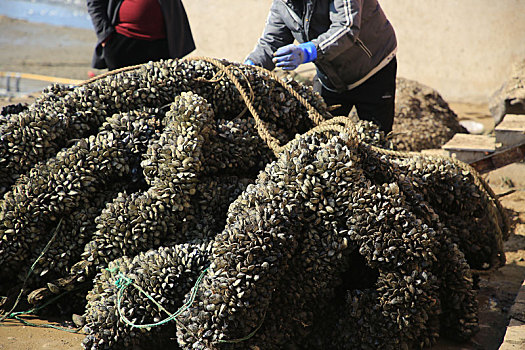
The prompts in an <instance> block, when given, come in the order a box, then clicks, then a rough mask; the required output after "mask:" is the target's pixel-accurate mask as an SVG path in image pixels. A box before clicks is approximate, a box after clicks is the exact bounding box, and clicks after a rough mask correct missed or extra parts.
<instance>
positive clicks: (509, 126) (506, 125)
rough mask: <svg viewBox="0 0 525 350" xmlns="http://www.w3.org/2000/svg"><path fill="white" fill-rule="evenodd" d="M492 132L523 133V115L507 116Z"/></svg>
mask: <svg viewBox="0 0 525 350" xmlns="http://www.w3.org/2000/svg"><path fill="white" fill-rule="evenodd" d="M494 130H501V131H524V130H525V114H507V115H505V117H504V118H503V121H502V122H501V123H499V124H498V125H497V126H496V128H495V129H494Z"/></svg>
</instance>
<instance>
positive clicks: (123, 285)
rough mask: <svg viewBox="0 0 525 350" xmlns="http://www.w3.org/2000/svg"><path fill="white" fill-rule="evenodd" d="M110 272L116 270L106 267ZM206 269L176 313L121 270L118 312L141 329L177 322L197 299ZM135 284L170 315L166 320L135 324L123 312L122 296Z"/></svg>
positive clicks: (117, 284) (118, 283) (128, 322)
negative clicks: (170, 310) (167, 308)
mask: <svg viewBox="0 0 525 350" xmlns="http://www.w3.org/2000/svg"><path fill="white" fill-rule="evenodd" d="M106 270H108V271H110V272H114V270H110V269H106ZM206 271H208V268H205V269H204V270H203V271H202V273H201V274H200V276H199V277H198V278H197V281H196V282H195V285H194V286H193V287H192V288H191V292H190V298H189V299H188V301H186V302H185V303H184V304H183V305H182V306H181V307H180V308H179V309H178V310H177V311H176V312H175V313H173V314H172V313H170V312H169V311H168V310H166V309H165V308H164V306H162V305H161V304H160V303H158V302H157V301H156V300H155V299H154V298H153V297H152V296H151V295H150V294H148V293H147V292H146V291H145V290H144V289H143V288H142V287H141V286H139V285H138V284H136V283H135V282H133V280H132V279H131V278H129V277H127V276H125V275H124V274H122V273H121V272H119V273H118V275H117V277H118V279H117V280H116V281H115V285H116V286H117V289H118V291H117V311H118V314H119V316H120V318H121V320H123V321H124V323H126V324H127V325H129V326H131V327H132V328H139V329H142V328H152V327H156V326H161V325H163V324H166V323H168V322H170V321H172V320H175V321H176V322H178V321H177V319H176V318H177V317H178V316H180V315H181V314H182V313H183V312H184V311H186V310H187V309H188V308H189V307H190V306H191V304H193V301H194V300H195V297H196V296H197V291H198V288H199V285H200V283H201V280H202V278H203V277H204V275H205V273H206ZM130 285H131V286H133V287H135V288H136V289H137V290H138V291H139V292H140V293H142V294H143V295H145V296H146V297H147V298H148V299H149V300H151V301H152V302H153V303H154V304H155V305H156V306H157V307H158V308H159V309H160V310H161V311H164V312H165V313H166V314H167V315H168V317H167V318H165V319H164V320H161V321H159V322H155V323H149V324H142V325H140V324H135V323H133V322H131V321H130V320H129V319H128V318H127V317H126V316H125V315H124V314H123V313H122V307H121V304H122V298H123V294H124V292H125V291H126V289H127V288H128V287H129V286H130Z"/></svg>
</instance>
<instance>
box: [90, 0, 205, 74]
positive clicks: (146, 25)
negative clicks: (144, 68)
mask: <svg viewBox="0 0 525 350" xmlns="http://www.w3.org/2000/svg"><path fill="white" fill-rule="evenodd" d="M87 9H88V12H89V15H90V16H91V21H92V22H93V26H94V28H95V32H96V34H97V40H98V41H97V45H96V47H95V52H94V55H93V61H92V66H93V68H98V69H103V68H108V69H109V70H113V69H117V68H121V67H126V66H131V65H136V64H141V63H146V62H148V61H157V60H160V59H168V58H180V57H183V56H185V55H187V54H189V53H190V52H192V51H193V50H194V49H195V43H194V41H193V36H192V34H191V28H190V25H189V22H188V17H187V15H186V11H185V10H184V6H183V5H182V2H181V1H180V0H87Z"/></svg>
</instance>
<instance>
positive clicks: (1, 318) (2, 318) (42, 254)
mask: <svg viewBox="0 0 525 350" xmlns="http://www.w3.org/2000/svg"><path fill="white" fill-rule="evenodd" d="M61 224H62V218H60V220H59V221H58V225H57V227H56V228H55V230H54V232H53V236H51V239H50V240H49V242H47V244H46V246H45V247H44V249H43V250H42V252H41V253H40V255H39V256H38V258H36V260H35V261H34V262H33V264H32V265H31V267H30V268H29V271H28V272H27V275H26V277H25V279H24V282H23V283H22V288H20V293H18V296H17V297H16V301H15V304H14V305H13V307H12V308H11V310H9V311H8V312H6V313H5V314H4V315H2V317H0V322H3V321H4V320H5V319H8V318H13V317H14V316H16V315H18V314H27V313H32V312H33V311H36V310H39V309H40V308H37V309H35V308H33V309H31V310H29V311H26V312H22V313H20V312H13V310H14V309H15V308H16V307H17V306H18V303H19V302H20V298H21V297H22V294H23V293H24V287H25V286H26V283H27V280H28V279H29V276H31V274H32V273H33V271H34V270H35V266H36V264H37V263H38V262H39V261H40V259H42V257H43V256H44V254H45V253H46V252H47V250H48V249H49V247H50V246H51V243H53V241H54V240H55V238H56V236H57V234H58V230H59V228H60V225H61ZM53 300H54V299H53ZM44 305H48V303H46V304H44ZM13 315H14V316H13Z"/></svg>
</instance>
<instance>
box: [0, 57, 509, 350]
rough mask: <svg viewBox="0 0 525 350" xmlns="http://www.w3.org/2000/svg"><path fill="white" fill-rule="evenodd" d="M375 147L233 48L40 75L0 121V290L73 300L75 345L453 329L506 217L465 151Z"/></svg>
mask: <svg viewBox="0 0 525 350" xmlns="http://www.w3.org/2000/svg"><path fill="white" fill-rule="evenodd" d="M248 107H249V108H248ZM315 115H317V116H318V117H320V118H317V119H316V118H315V117H314V116H315ZM269 139H274V140H277V142H278V143H279V144H280V145H281V146H282V147H280V148H279V149H278V151H277V149H276V148H275V147H274V146H272V145H273V144H272V143H270V142H268V140H269ZM388 145H389V142H388V141H387V140H386V138H385V136H384V135H383V134H382V133H381V132H379V131H378V129H377V128H376V127H375V126H374V125H373V124H371V123H369V122H358V123H352V122H350V121H349V119H348V118H343V117H337V118H333V117H332V116H331V115H330V113H329V112H328V109H327V106H326V105H325V104H324V102H323V101H322V99H321V97H320V96H319V95H318V94H316V93H314V92H313V91H312V89H311V88H310V87H307V86H305V85H302V84H300V83H297V82H296V81H294V80H288V81H283V80H281V79H279V78H278V77H277V76H275V75H273V74H271V73H270V72H268V71H265V70H264V69H261V68H258V67H252V66H244V65H240V64H237V63H233V62H227V61H218V60H213V59H205V58H202V59H192V60H167V61H159V62H150V63H148V64H145V65H141V66H138V67H130V68H128V69H123V70H120V71H116V72H113V73H111V74H108V75H107V76H105V77H98V78H96V79H94V80H92V81H88V82H86V83H85V84H83V85H82V86H79V87H75V88H66V87H61V86H53V87H51V88H50V89H48V90H47V91H46V92H45V93H44V94H43V95H42V97H40V98H39V99H38V100H37V101H36V102H35V103H34V104H32V105H30V106H28V107H27V108H21V109H20V110H16V109H13V113H6V115H5V116H2V120H1V122H0V173H1V174H0V175H1V176H0V181H2V183H1V184H0V186H3V187H2V188H3V191H4V192H5V193H4V195H3V199H2V200H1V201H0V281H1V282H0V293H2V294H3V295H10V294H12V293H13V292H14V291H17V290H19V289H20V288H23V290H24V291H25V293H26V294H27V292H28V291H32V292H31V293H30V294H29V295H28V300H29V302H31V303H36V304H38V303H43V302H44V301H45V300H48V299H49V298H50V296H55V295H60V294H61V293H69V295H70V297H69V299H70V300H71V298H77V299H80V300H83V303H82V306H83V307H84V310H83V311H82V312H81V315H80V316H76V317H75V319H74V320H75V321H76V322H77V323H78V324H79V325H82V326H83V330H84V332H85V333H86V337H85V339H84V341H83V344H82V345H83V346H84V348H86V349H116V348H132V347H133V346H136V345H144V344H148V346H152V345H153V344H159V345H163V346H165V345H166V344H169V345H170V346H171V347H172V348H181V349H219V348H220V349H223V348H224V349H321V348H334V349H356V348H362V349H377V348H380V347H383V348H385V349H412V348H422V347H424V346H429V345H432V344H434V343H435V342H436V340H437V338H438V337H439V335H440V333H441V334H447V335H449V336H453V337H455V338H457V339H468V338H469V337H470V336H471V335H472V334H473V333H475V332H476V330H477V327H478V325H477V322H478V320H477V305H476V300H475V292H474V281H473V273H472V270H473V269H475V270H486V269H490V268H497V267H499V266H501V265H502V264H503V263H504V255H503V251H502V240H503V239H505V238H506V234H507V232H508V228H507V226H506V221H505V217H504V213H503V212H502V211H501V210H500V207H499V203H498V201H497V199H496V198H495V197H494V196H493V194H492V192H491V191H490V188H488V187H487V185H486V184H485V183H484V182H483V180H482V179H480V178H479V176H478V175H477V174H476V173H475V171H474V170H473V169H471V168H469V167H468V166H467V165H466V164H463V163H461V162H458V161H456V160H453V159H449V158H433V157H430V156H423V155H421V154H419V153H399V152H396V151H392V150H389V149H388ZM86 283H88V284H89V285H90V288H91V290H89V291H88V292H87V294H86V293H85V292H81V291H79V288H78V287H79V286H80V285H81V284H82V285H85V284H86ZM58 302H60V299H59V301H58ZM4 307H5V305H4Z"/></svg>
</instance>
